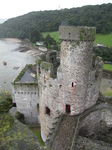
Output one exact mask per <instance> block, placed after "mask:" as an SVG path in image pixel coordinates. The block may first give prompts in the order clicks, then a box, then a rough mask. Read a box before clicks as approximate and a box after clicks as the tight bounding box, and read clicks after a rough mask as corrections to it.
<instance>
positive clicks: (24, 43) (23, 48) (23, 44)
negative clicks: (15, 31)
mask: <svg viewBox="0 0 112 150" xmlns="http://www.w3.org/2000/svg"><path fill="white" fill-rule="evenodd" d="M0 40H1V41H6V42H9V43H10V42H11V43H18V44H20V46H19V47H17V48H16V49H15V50H14V51H19V52H21V53H27V54H30V55H32V56H33V57H38V56H40V55H42V54H43V53H44V52H42V51H40V50H39V48H38V47H36V46H33V45H32V43H31V42H30V41H29V40H28V39H24V40H22V39H17V38H0Z"/></svg>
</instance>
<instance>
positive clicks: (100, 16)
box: [0, 4, 112, 41]
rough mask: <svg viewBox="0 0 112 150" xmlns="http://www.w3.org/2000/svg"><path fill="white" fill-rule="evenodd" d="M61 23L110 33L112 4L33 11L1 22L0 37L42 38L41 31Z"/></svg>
mask: <svg viewBox="0 0 112 150" xmlns="http://www.w3.org/2000/svg"><path fill="white" fill-rule="evenodd" d="M60 25H75V26H78V25H80V26H96V31H97V33H103V34H107V33H110V32H111V31H112V4H103V5H96V6H84V7H80V8H72V9H62V10H55V11H38V12H31V13H28V14H25V15H23V16H19V17H16V18H12V19H9V20H7V21H6V22H4V23H3V24H1V25H0V37H16V38H22V39H24V38H28V39H30V40H32V41H35V38H36V39H40V38H41V35H40V32H47V31H58V29H59V26H60ZM33 38H34V39H33Z"/></svg>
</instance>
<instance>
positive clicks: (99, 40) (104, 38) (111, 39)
mask: <svg viewBox="0 0 112 150" xmlns="http://www.w3.org/2000/svg"><path fill="white" fill-rule="evenodd" d="M47 34H50V36H51V37H52V38H54V39H55V40H56V42H59V32H58V31H55V32H42V35H43V37H46V36H47ZM94 44H103V45H105V46H111V47H112V33H110V34H106V35H103V34H96V38H95V41H94Z"/></svg>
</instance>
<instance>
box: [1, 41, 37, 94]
mask: <svg viewBox="0 0 112 150" xmlns="http://www.w3.org/2000/svg"><path fill="white" fill-rule="evenodd" d="M20 45H21V42H20V41H19V40H18V39H6V40H1V39H0V87H3V88H4V89H7V90H8V91H9V92H10V93H12V90H11V81H12V80H13V79H14V78H15V77H16V76H17V74H18V73H19V72H20V71H21V69H22V68H23V67H24V66H25V65H26V64H31V63H35V60H36V58H35V57H33V56H31V55H30V54H27V53H21V52H19V50H17V49H18V48H19V47H20ZM4 61H6V62H7V65H3V62H4ZM14 67H19V69H17V70H15V69H13V68H14Z"/></svg>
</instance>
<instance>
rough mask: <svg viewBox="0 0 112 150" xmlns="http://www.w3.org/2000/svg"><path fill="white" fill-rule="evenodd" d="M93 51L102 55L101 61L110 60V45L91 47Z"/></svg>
mask: <svg viewBox="0 0 112 150" xmlns="http://www.w3.org/2000/svg"><path fill="white" fill-rule="evenodd" d="M93 52H94V53H95V54H96V55H98V56H100V57H102V59H103V61H109V62H112V47H96V46H95V47H93Z"/></svg>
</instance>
